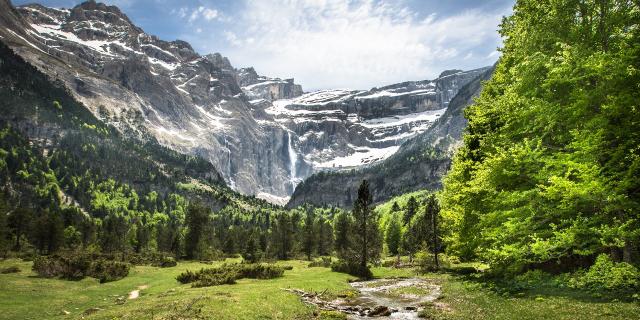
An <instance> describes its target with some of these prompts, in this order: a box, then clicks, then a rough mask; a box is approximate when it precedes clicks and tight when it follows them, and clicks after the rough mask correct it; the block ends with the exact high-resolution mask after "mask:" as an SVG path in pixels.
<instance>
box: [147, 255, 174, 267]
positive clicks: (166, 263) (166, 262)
mask: <svg viewBox="0 0 640 320" xmlns="http://www.w3.org/2000/svg"><path fill="white" fill-rule="evenodd" d="M153 265H154V266H156V267H160V268H171V267H175V266H177V265H178V262H177V261H176V259H174V258H173V257H166V256H164V257H162V258H160V260H159V261H158V262H156V263H154V264H153Z"/></svg>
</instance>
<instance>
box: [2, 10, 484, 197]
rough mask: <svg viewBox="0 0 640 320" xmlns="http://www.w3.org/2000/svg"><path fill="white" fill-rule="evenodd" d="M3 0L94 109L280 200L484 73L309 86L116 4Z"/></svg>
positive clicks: (353, 162)
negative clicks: (196, 42)
mask: <svg viewBox="0 0 640 320" xmlns="http://www.w3.org/2000/svg"><path fill="white" fill-rule="evenodd" d="M0 6H2V8H3V9H4V10H3V11H2V13H0V26H1V27H2V28H0V37H1V39H2V41H4V42H5V43H7V44H9V46H11V47H12V49H14V50H15V52H16V53H17V54H19V55H20V56H22V57H23V58H24V59H25V60H26V61H28V62H29V63H31V64H32V65H34V66H36V67H37V68H38V69H39V70H40V71H42V72H44V73H45V74H47V75H48V76H50V77H51V78H53V79H57V80H59V81H61V83H62V84H64V86H65V87H67V88H68V89H69V90H70V92H71V93H72V95H73V96H74V97H75V98H76V99H77V100H79V101H80V102H82V103H83V104H84V105H85V106H87V107H88V108H89V110H90V111H91V112H92V113H93V114H94V115H95V116H96V117H97V118H99V119H101V120H102V121H104V122H106V123H109V124H110V125H112V126H114V127H116V128H117V129H118V130H119V131H120V132H121V133H123V134H125V135H126V136H128V137H135V138H137V139H139V140H141V141H146V140H149V139H151V138H154V139H156V140H157V141H158V142H159V143H161V144H162V145H164V146H167V147H169V148H171V149H173V150H176V151H178V152H181V153H185V154H191V155H198V156H201V157H203V158H205V159H206V160H208V161H209V162H211V163H212V164H213V165H214V166H215V167H216V168H217V169H218V171H219V172H220V174H221V175H222V176H223V177H224V179H225V181H226V182H227V184H228V185H229V186H231V187H232V188H234V189H235V190H237V191H240V192H242V193H244V194H248V195H258V196H261V197H265V198H270V199H273V201H283V199H286V198H285V197H288V196H289V195H290V194H291V193H292V192H293V190H294V188H295V186H296V184H297V183H299V182H300V181H301V180H302V179H304V178H306V177H308V176H309V175H311V174H313V173H314V172H318V171H322V170H327V169H329V170H333V169H334V168H336V167H339V166H340V164H345V165H346V166H349V167H358V166H362V165H368V164H371V163H375V162H378V161H381V160H383V159H385V158H387V157H389V156H390V155H392V154H393V153H395V152H396V151H397V150H398V146H399V145H400V144H401V143H402V142H403V141H405V140H407V139H409V138H410V137H412V136H415V135H416V134H418V133H420V132H423V131H424V130H426V128H428V127H429V126H430V125H431V124H432V123H433V121H434V120H435V119H437V117H438V116H439V115H441V114H442V112H443V111H444V109H445V108H446V106H447V104H448V103H449V100H450V99H451V98H452V97H453V96H454V95H455V94H456V93H457V91H458V90H459V89H460V88H461V87H462V86H463V85H464V84H466V83H467V82H468V81H470V80H471V79H472V78H473V76H475V75H476V74H477V73H479V72H481V71H482V69H479V70H472V71H468V72H462V71H459V70H454V71H449V72H445V73H443V74H442V75H441V76H440V77H439V78H438V79H435V80H425V81H414V82H405V83H400V84H395V85H391V86H386V87H382V88H373V89H371V90H368V91H361V90H333V91H331V90H329V91H320V92H314V93H309V94H304V95H303V91H302V87H301V86H300V85H298V84H295V82H294V81H293V79H279V78H270V77H265V76H261V75H258V73H257V72H256V71H255V70H254V69H253V68H242V69H236V68H234V67H233V66H232V65H231V63H230V62H229V60H228V59H227V58H225V57H223V56H222V55H220V54H209V55H205V56H201V55H199V54H198V53H196V52H195V51H194V50H193V48H192V47H191V46H190V45H189V44H188V43H186V42H184V41H180V40H176V41H171V42H168V41H163V40H160V39H158V38H157V37H155V36H152V35H149V34H147V33H145V32H144V31H143V30H142V29H140V28H139V27H137V26H135V25H134V24H133V23H132V22H131V20H130V19H128V18H127V16H126V15H125V14H124V13H122V12H121V11H120V10H119V9H118V8H117V7H115V6H108V5H104V4H101V3H96V2H95V1H88V2H84V3H82V4H80V5H78V6H75V7H74V8H71V9H54V8H46V7H43V6H41V5H36V4H34V5H26V6H21V7H18V8H17V10H16V9H14V8H13V7H12V6H11V5H10V3H9V2H8V1H7V0H0Z"/></svg>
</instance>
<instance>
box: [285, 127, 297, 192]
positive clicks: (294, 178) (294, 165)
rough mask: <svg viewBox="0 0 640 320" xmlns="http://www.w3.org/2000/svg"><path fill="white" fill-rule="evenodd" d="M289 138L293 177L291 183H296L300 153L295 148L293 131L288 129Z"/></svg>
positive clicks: (291, 174) (290, 168)
mask: <svg viewBox="0 0 640 320" xmlns="http://www.w3.org/2000/svg"><path fill="white" fill-rule="evenodd" d="M287 138H288V139H287V140H288V141H289V150H288V152H289V174H290V177H291V179H290V180H291V183H292V184H294V185H295V180H296V163H298V154H297V153H296V151H295V150H293V142H292V140H293V137H292V136H291V131H287Z"/></svg>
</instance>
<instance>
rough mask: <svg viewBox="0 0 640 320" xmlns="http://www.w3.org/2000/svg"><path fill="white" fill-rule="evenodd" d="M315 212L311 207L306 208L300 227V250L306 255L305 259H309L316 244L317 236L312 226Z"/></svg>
mask: <svg viewBox="0 0 640 320" xmlns="http://www.w3.org/2000/svg"><path fill="white" fill-rule="evenodd" d="M314 222H315V213H314V212H313V209H308V210H307V214H306V216H305V219H304V226H303V229H302V251H303V252H304V254H305V255H306V256H307V260H309V261H310V260H311V255H312V254H313V249H314V248H315V246H316V244H317V242H318V241H317V237H316V232H315V228H314Z"/></svg>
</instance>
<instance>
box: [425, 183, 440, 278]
mask: <svg viewBox="0 0 640 320" xmlns="http://www.w3.org/2000/svg"><path fill="white" fill-rule="evenodd" d="M439 214H440V206H439V205H438V199H436V196H435V194H430V195H429V197H427V205H426V207H425V219H426V220H427V221H426V225H427V227H428V228H429V232H428V233H427V234H429V235H430V236H431V239H430V240H431V241H430V242H431V245H430V247H431V249H432V250H433V258H434V261H435V264H436V268H439V267H440V263H439V261H438V252H439V250H440V247H439V243H438V237H439V235H438V215H439Z"/></svg>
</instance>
